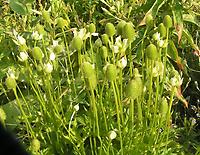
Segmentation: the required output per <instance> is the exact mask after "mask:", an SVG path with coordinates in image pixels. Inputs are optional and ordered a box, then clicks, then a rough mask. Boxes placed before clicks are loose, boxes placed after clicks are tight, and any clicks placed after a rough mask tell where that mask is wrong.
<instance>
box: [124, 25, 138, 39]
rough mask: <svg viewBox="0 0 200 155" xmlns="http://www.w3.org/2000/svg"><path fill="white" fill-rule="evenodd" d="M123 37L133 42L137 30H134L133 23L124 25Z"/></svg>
mask: <svg viewBox="0 0 200 155" xmlns="http://www.w3.org/2000/svg"><path fill="white" fill-rule="evenodd" d="M122 36H123V38H126V39H128V40H129V41H132V40H133V38H134V37H135V29H134V28H133V24H132V23H131V22H128V23H126V24H125V25H124V28H123V30H122Z"/></svg>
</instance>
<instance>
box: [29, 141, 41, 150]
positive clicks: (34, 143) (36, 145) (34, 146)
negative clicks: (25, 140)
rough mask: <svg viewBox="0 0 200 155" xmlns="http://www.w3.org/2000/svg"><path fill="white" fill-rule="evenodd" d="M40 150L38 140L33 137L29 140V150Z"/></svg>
mask: <svg viewBox="0 0 200 155" xmlns="http://www.w3.org/2000/svg"><path fill="white" fill-rule="evenodd" d="M39 150H40V141H39V140H38V139H37V138H34V139H33V140H32V142H31V151H32V152H38V151H39Z"/></svg>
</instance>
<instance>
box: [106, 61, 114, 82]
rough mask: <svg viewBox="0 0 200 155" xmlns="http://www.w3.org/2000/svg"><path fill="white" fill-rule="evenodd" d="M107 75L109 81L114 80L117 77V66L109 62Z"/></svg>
mask: <svg viewBox="0 0 200 155" xmlns="http://www.w3.org/2000/svg"><path fill="white" fill-rule="evenodd" d="M106 77H107V79H108V80H109V81H114V80H116V78H117V67H116V66H115V65H113V64H109V65H108V66H107V68H106Z"/></svg>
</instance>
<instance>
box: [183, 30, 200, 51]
mask: <svg viewBox="0 0 200 155" xmlns="http://www.w3.org/2000/svg"><path fill="white" fill-rule="evenodd" d="M183 35H184V36H185V37H186V38H187V41H188V42H189V44H190V45H191V46H192V48H193V49H194V50H197V51H199V47H198V46H197V44H195V43H194V40H193V38H192V35H191V34H190V32H189V31H188V30H187V29H183Z"/></svg>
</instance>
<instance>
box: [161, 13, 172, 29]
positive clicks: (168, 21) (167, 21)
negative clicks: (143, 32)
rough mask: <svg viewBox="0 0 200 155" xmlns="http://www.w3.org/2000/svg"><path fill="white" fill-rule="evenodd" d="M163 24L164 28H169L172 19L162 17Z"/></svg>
mask: <svg viewBox="0 0 200 155" xmlns="http://www.w3.org/2000/svg"><path fill="white" fill-rule="evenodd" d="M163 24H164V26H165V27H166V28H171V27H172V25H173V23H172V19H171V17H170V16H169V15H166V16H165V17H164V20H163Z"/></svg>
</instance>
